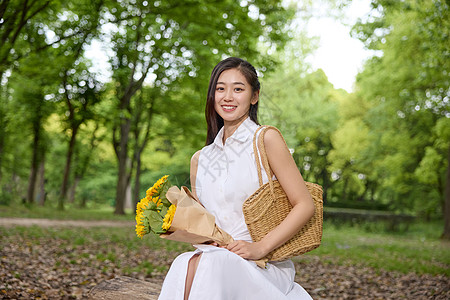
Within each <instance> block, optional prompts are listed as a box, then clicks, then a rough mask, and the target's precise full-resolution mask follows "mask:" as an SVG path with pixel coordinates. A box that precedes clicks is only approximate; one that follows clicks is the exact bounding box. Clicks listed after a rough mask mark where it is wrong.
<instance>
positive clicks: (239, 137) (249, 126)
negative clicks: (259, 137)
mask: <svg viewBox="0 0 450 300" xmlns="http://www.w3.org/2000/svg"><path fill="white" fill-rule="evenodd" d="M257 128H258V125H257V124H256V123H255V122H253V121H252V119H250V117H247V119H245V121H244V122H242V124H241V125H239V127H238V128H237V129H236V131H235V132H234V133H233V134H232V135H231V136H230V137H229V138H228V139H232V140H235V141H238V142H240V143H245V142H246V141H248V140H249V139H253V135H254V134H255V130H256V129H257ZM223 132H224V128H223V126H222V128H221V129H220V130H219V132H218V133H217V135H216V138H215V139H214V144H215V145H217V146H219V147H220V148H223V143H222V139H223Z"/></svg>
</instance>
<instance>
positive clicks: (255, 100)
mask: <svg viewBox="0 0 450 300" xmlns="http://www.w3.org/2000/svg"><path fill="white" fill-rule="evenodd" d="M258 100H259V91H256V92H254V93H253V97H252V100H251V101H250V103H251V104H252V105H255V104H256V103H257V102H258Z"/></svg>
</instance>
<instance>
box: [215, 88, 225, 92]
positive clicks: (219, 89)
mask: <svg viewBox="0 0 450 300" xmlns="http://www.w3.org/2000/svg"><path fill="white" fill-rule="evenodd" d="M223 90H224V88H223V87H217V88H216V91H223Z"/></svg>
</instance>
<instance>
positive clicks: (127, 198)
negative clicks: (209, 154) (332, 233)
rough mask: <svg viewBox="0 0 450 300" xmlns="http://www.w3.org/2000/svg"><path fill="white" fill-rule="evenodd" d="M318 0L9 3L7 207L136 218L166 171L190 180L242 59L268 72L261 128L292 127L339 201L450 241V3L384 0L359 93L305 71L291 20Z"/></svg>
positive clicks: (4, 6)
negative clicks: (435, 227) (428, 228)
mask: <svg viewBox="0 0 450 300" xmlns="http://www.w3.org/2000/svg"><path fill="white" fill-rule="evenodd" d="M328 2H331V3H333V4H342V3H344V4H345V3H346V1H332V0H330V1H328ZM309 4H310V2H309V1H303V2H301V4H297V5H292V6H283V5H282V1H278V0H265V1H263V0H261V1H259V0H258V1H205V0H195V1H181V0H180V1H134V0H121V1H113V0H90V1H84V0H82V1H71V0H69V1H58V0H36V1H27V0H17V1H8V0H4V1H2V2H1V4H0V39H1V44H0V79H1V86H0V187H1V191H0V202H1V204H3V205H8V204H11V203H21V202H24V203H28V204H32V203H39V204H41V205H49V206H55V207H59V208H60V209H63V208H64V207H65V206H67V205H69V204H70V205H79V206H88V207H89V206H94V205H97V204H98V205H104V204H108V205H111V206H113V207H114V211H115V213H116V214H123V213H125V207H127V205H128V206H130V207H133V203H136V202H137V201H138V200H139V197H140V195H143V194H144V192H145V190H146V188H147V187H148V186H149V185H150V184H152V183H153V182H154V181H155V180H156V179H157V178H158V177H159V176H161V175H164V174H171V175H172V182H173V183H174V184H178V185H181V184H183V185H188V184H189V180H188V178H189V160H190V157H191V155H192V154H193V153H194V152H195V151H196V150H197V149H199V148H201V147H202V146H203V145H204V141H205V134H206V132H205V122H204V113H203V110H204V105H205V95H206V89H207V85H208V80H209V75H210V72H211V69H212V67H213V66H214V65H215V64H216V63H217V62H218V61H220V60H221V59H222V58H224V57H228V56H239V57H242V58H245V59H248V60H249V61H251V62H252V63H253V64H254V65H255V66H256V67H257V69H258V71H259V72H260V75H261V81H262V87H263V88H262V91H261V102H260V103H261V106H260V121H261V123H263V124H273V125H275V126H278V127H279V128H280V129H281V130H282V132H283V134H284V136H285V138H286V141H287V143H288V145H289V147H290V148H291V149H292V150H293V156H294V159H295V161H296V162H297V165H298V166H299V168H300V170H301V172H302V174H303V176H304V177H305V179H306V180H308V181H313V182H317V183H319V184H321V185H322V186H323V187H324V192H325V201H326V207H333V206H334V207H353V208H364V209H372V210H388V211H393V212H397V213H408V214H412V215H416V216H419V217H422V218H424V219H427V220H431V219H442V218H445V219H446V220H447V223H446V225H445V226H446V227H445V228H446V229H445V230H444V235H446V236H447V237H449V236H450V228H449V227H450V220H449V218H450V217H449V216H450V211H449V210H450V203H449V201H450V190H449V189H450V183H449V180H450V175H448V174H449V172H450V169H449V164H448V162H449V155H450V112H449V94H450V90H449V86H450V84H449V72H450V70H449V62H450V57H449V56H450V54H449V50H448V37H449V28H450V24H449V20H450V17H449V13H448V10H449V7H448V3H447V2H446V1H437V0H434V1H433V0H407V1H401V2H400V1H387V0H377V1H372V12H371V15H370V16H369V17H368V18H366V19H364V20H361V21H359V22H358V23H357V24H355V25H354V27H353V31H352V34H353V36H354V37H356V38H358V39H360V40H361V41H363V42H364V43H365V45H366V47H367V48H368V49H372V50H375V51H376V52H375V53H376V55H374V56H373V57H372V58H371V59H369V60H368V61H366V63H365V65H364V68H363V70H361V72H360V73H359V74H358V77H357V81H356V84H355V87H354V91H353V92H351V93H349V92H346V91H344V90H342V89H335V88H334V87H333V85H332V84H331V83H330V82H329V81H328V79H327V77H326V75H325V73H324V72H323V71H322V70H314V69H313V68H312V67H311V66H310V65H309V64H308V63H307V61H308V60H307V57H308V55H310V54H311V53H313V51H315V49H316V42H315V40H314V39H312V38H309V37H307V35H306V34H305V32H304V31H303V29H300V27H299V26H295V25H293V24H291V20H293V18H294V17H296V18H299V16H300V17H302V16H303V18H305V20H304V21H307V20H306V19H307V15H308V13H307V12H308V8H310V6H309ZM337 6H338V5H337ZM300 8H301V11H302V12H303V14H299V10H300ZM337 9H338V8H337ZM305 12H306V13H305ZM296 13H297V14H296ZM95 44H97V45H101V46H102V47H104V48H105V49H106V53H107V54H108V59H109V61H108V62H107V63H105V66H104V69H103V70H104V71H102V72H103V73H102V74H96V73H95V72H93V71H92V70H93V69H92V66H93V65H94V64H98V63H99V62H98V61H95V60H93V59H92V58H89V56H88V55H86V53H87V50H88V49H90V48H91V47H93V46H94V45H95ZM72 203H74V204H72Z"/></svg>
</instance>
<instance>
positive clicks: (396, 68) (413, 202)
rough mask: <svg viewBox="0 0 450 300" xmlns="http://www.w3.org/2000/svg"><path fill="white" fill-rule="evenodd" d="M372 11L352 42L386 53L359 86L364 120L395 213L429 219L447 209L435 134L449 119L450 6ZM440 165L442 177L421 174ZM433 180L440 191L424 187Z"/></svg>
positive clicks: (388, 4) (424, 2) (383, 4)
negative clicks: (400, 211) (411, 212)
mask: <svg viewBox="0 0 450 300" xmlns="http://www.w3.org/2000/svg"><path fill="white" fill-rule="evenodd" d="M372 6H373V8H374V10H375V11H376V15H375V16H372V17H371V18H369V19H368V21H366V22H359V23H358V24H356V25H355V27H354V35H355V36H357V37H359V38H360V39H361V40H363V41H364V42H365V43H366V45H367V47H368V48H369V49H374V50H381V53H382V54H381V55H378V56H377V57H374V58H373V59H371V60H370V61H369V62H368V63H367V64H366V66H365V69H364V71H363V72H362V73H361V74H359V76H358V80H357V86H358V89H359V90H358V93H359V95H360V96H361V97H363V98H364V99H365V100H366V101H367V102H368V103H370V105H369V106H370V109H369V110H368V112H367V115H366V117H365V119H366V122H367V124H368V126H369V128H370V130H371V132H373V135H374V136H373V138H372V141H373V143H371V145H370V146H369V147H370V149H372V150H373V151H374V152H376V153H378V154H379V156H378V159H379V162H380V164H379V165H377V166H376V167H375V169H377V171H376V172H377V174H378V176H379V179H378V181H379V183H380V186H381V187H382V190H381V189H380V190H381V194H384V195H383V196H384V197H389V198H391V199H393V202H394V203H395V206H396V207H397V209H406V210H414V211H417V212H419V213H421V214H424V215H430V214H433V213H435V212H434V211H436V210H435V209H434V211H433V210H430V209H432V208H433V207H434V208H438V210H439V208H440V207H442V205H440V204H443V203H445V202H446V201H444V194H445V193H444V186H445V185H446V184H440V183H439V182H445V173H446V172H445V169H448V168H449V165H448V163H449V162H448V159H447V158H446V157H447V156H448V154H447V153H448V148H446V147H448V146H445V147H444V148H446V150H443V148H442V147H436V136H437V135H436V134H433V132H437V130H436V128H437V126H438V124H441V122H442V121H441V120H446V119H448V118H449V117H450V113H449V110H448V108H449V105H448V97H449V94H450V90H449V86H450V80H449V76H448V70H449V64H450V59H449V53H448V51H447V50H446V49H448V41H447V40H448V38H447V37H448V35H449V30H450V29H449V28H450V24H449V20H450V18H449V9H448V8H449V7H448V3H447V2H446V1H431V0H421V1H402V2H395V1H372ZM435 163H438V164H439V166H438V167H437V169H436V171H437V173H438V174H436V173H434V172H432V171H430V172H423V171H424V168H428V167H429V166H431V165H433V164H435ZM445 164H446V165H447V167H443V166H444V165H445ZM426 166H427V167H426ZM426 176H428V177H429V178H425V177H426ZM432 178H435V180H434V181H435V182H436V184H432V185H430V184H425V183H424V182H428V183H429V182H430V180H432ZM422 199H427V201H426V202H425V201H423V200H422ZM444 211H445V209H444ZM442 213H443V211H441V214H442ZM444 218H445V219H446V220H448V219H449V218H450V215H447V214H444ZM446 223H448V221H446ZM446 230H447V229H446ZM444 236H447V235H446V233H444Z"/></svg>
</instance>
